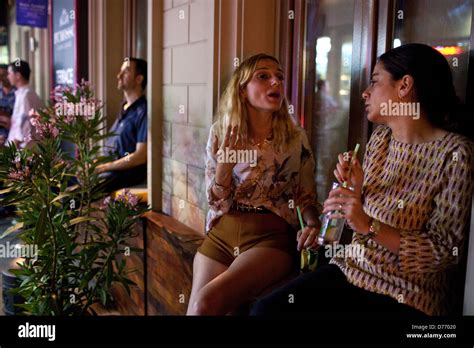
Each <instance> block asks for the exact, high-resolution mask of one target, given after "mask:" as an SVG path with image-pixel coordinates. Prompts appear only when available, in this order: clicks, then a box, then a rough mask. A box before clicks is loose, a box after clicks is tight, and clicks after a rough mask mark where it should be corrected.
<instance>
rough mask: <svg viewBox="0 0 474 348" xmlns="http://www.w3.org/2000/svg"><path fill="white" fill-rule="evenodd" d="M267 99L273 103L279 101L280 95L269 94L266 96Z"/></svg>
mask: <svg viewBox="0 0 474 348" xmlns="http://www.w3.org/2000/svg"><path fill="white" fill-rule="evenodd" d="M267 97H268V98H269V99H271V100H273V101H280V99H281V94H280V92H270V93H268V94H267Z"/></svg>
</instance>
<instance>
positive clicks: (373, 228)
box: [366, 217, 380, 239]
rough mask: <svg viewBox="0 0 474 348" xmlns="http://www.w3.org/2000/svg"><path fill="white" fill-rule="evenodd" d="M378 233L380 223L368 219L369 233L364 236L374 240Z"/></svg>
mask: <svg viewBox="0 0 474 348" xmlns="http://www.w3.org/2000/svg"><path fill="white" fill-rule="evenodd" d="M379 232H380V221H378V220H375V219H374V218H372V217H371V218H370V220H369V233H367V234H366V237H367V238H370V239H374V238H375V237H376V236H377V235H378V234H379Z"/></svg>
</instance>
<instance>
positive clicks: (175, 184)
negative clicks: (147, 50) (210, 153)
mask: <svg viewBox="0 0 474 348" xmlns="http://www.w3.org/2000/svg"><path fill="white" fill-rule="evenodd" d="M211 1H212V0H167V1H165V2H164V28H163V33H164V37H163V46H164V49H163V108H164V110H163V111H164V115H163V116H164V117H163V119H164V123H163V140H164V144H163V211H164V212H165V213H166V214H169V215H171V216H173V217H174V218H176V219H177V220H179V221H181V222H183V223H184V224H186V225H188V226H190V227H192V228H193V229H195V230H197V231H199V232H202V233H204V228H205V227H204V226H205V214H206V211H207V202H206V194H205V187H204V155H205V145H206V142H207V138H208V134H209V127H210V125H211V122H212V109H213V108H212V97H210V96H212V75H211V74H210V72H211V69H212V56H213V52H212V47H213V45H212V39H211V37H212V35H211V32H210V31H211V30H210V26H209V23H210V22H211V21H212V20H213V14H212V6H211Z"/></svg>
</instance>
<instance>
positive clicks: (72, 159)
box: [0, 81, 147, 315]
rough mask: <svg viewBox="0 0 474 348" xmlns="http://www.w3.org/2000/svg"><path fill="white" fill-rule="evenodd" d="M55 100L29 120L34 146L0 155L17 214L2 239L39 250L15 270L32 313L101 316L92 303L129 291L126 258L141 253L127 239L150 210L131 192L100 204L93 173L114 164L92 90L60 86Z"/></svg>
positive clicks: (7, 196)
mask: <svg viewBox="0 0 474 348" xmlns="http://www.w3.org/2000/svg"><path fill="white" fill-rule="evenodd" d="M52 100H53V103H52V104H51V105H50V106H49V107H46V108H45V109H43V110H39V111H38V112H37V113H33V114H32V115H31V125H32V132H31V137H32V139H33V141H32V144H33V145H32V146H28V147H27V148H25V149H18V148H16V147H15V145H8V146H6V147H5V148H3V149H2V151H1V152H0V180H1V181H3V187H4V190H3V191H2V194H4V199H3V204H4V205H15V206H16V209H17V214H18V218H17V220H18V223H17V224H16V225H15V226H12V227H11V228H10V229H9V230H7V231H6V232H5V233H4V235H8V234H10V233H13V232H15V231H18V230H19V231H20V233H19V237H20V238H21V240H22V242H23V243H25V245H34V246H36V247H37V248H36V250H37V254H36V255H34V256H33V257H27V258H25V259H24V262H22V263H21V264H19V269H17V270H13V271H12V272H14V274H16V276H17V277H18V278H19V281H20V285H19V287H18V288H16V289H15V292H16V293H18V294H20V295H21V296H23V298H24V299H25V303H24V304H22V305H21V307H22V308H23V310H24V312H25V313H26V314H32V315H85V314H95V312H94V310H93V307H92V305H94V304H95V303H98V302H100V303H102V305H104V306H107V305H108V304H110V303H111V301H112V300H113V299H112V297H111V295H110V291H109V290H110V288H111V286H112V284H113V283H114V282H119V283H121V284H122V285H123V286H124V287H125V288H126V289H127V291H128V292H130V289H129V286H130V285H132V284H133V282H132V281H131V280H130V279H129V278H127V272H129V271H127V267H126V263H127V262H126V260H127V255H130V252H133V251H136V250H135V249H133V248H131V247H130V246H129V244H128V241H129V240H130V238H132V237H133V236H134V235H133V233H134V232H133V228H132V227H133V225H134V224H135V223H136V222H137V221H138V219H139V218H140V216H141V215H142V214H143V213H144V212H145V211H146V210H147V208H146V207H143V206H141V205H138V202H137V198H136V197H135V196H133V195H131V194H130V192H124V193H122V194H121V195H119V196H118V197H117V198H115V199H106V200H105V201H104V203H103V204H102V206H98V205H97V204H95V203H94V202H97V201H100V200H101V199H103V198H104V196H105V195H104V193H103V192H102V191H101V189H100V187H101V185H100V184H101V178H100V176H99V175H97V174H96V173H95V168H96V167H97V166H98V165H100V164H101V163H104V162H105V161H107V160H108V158H106V157H104V156H102V155H101V146H100V143H101V141H102V140H103V139H105V138H106V137H108V136H111V134H108V133H106V132H105V128H104V124H105V123H104V118H103V116H102V112H101V104H100V103H99V101H97V100H96V99H95V98H94V95H93V93H92V90H91V88H90V85H89V84H88V83H86V82H84V81H83V82H82V83H81V84H80V85H77V86H76V88H75V89H74V90H73V89H70V88H57V89H55V91H54V94H53V95H52ZM66 141H67V142H70V143H73V144H75V147H76V151H75V153H74V154H71V153H67V152H65V151H63V150H62V146H61V144H62V143H63V142H66ZM2 237H3V236H2Z"/></svg>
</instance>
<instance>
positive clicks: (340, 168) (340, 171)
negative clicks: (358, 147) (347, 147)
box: [334, 151, 364, 194]
mask: <svg viewBox="0 0 474 348" xmlns="http://www.w3.org/2000/svg"><path fill="white" fill-rule="evenodd" d="M338 159H339V163H338V164H337V165H336V169H335V170H334V176H335V177H336V179H337V181H339V183H340V184H341V185H342V184H343V183H344V182H346V181H347V185H348V186H350V187H353V188H354V192H356V193H358V194H360V193H361V192H362V184H363V181H364V173H363V171H362V167H361V165H360V163H359V160H358V159H357V158H354V159H352V151H349V152H346V153H343V154H339V156H338ZM351 160H352V169H351V177H350V178H348V175H349V164H350V163H351ZM349 179H350V180H349Z"/></svg>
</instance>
